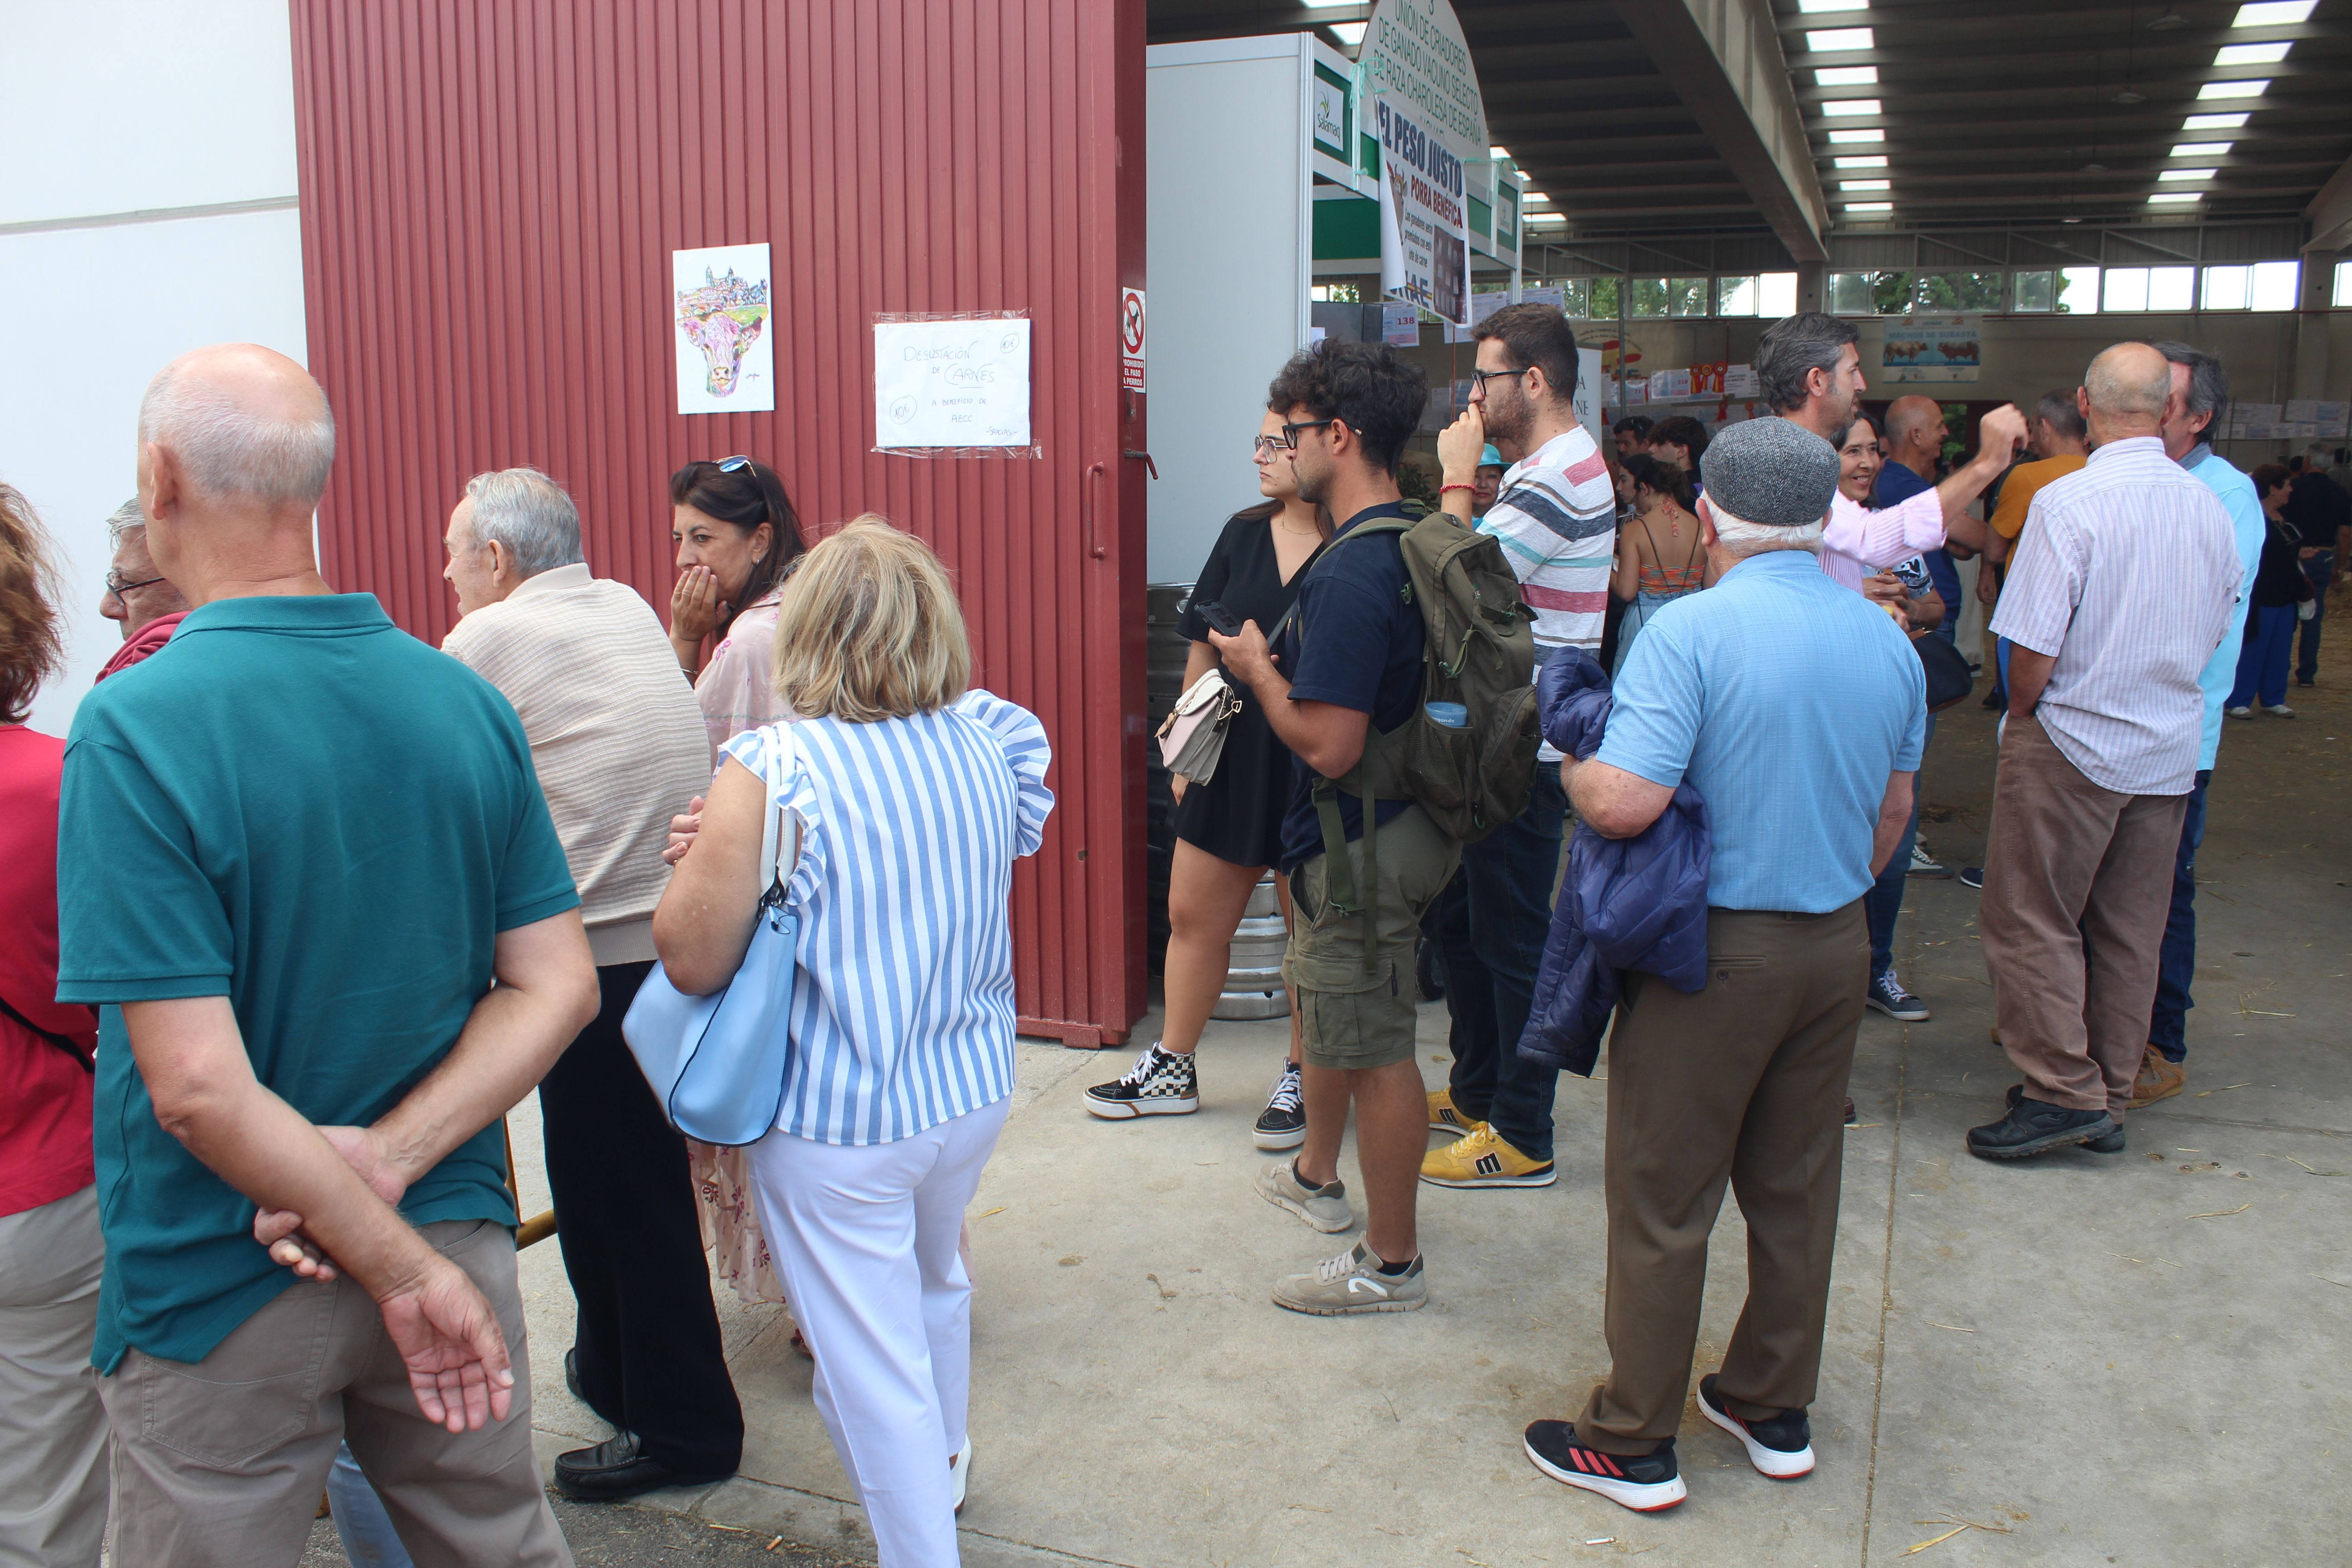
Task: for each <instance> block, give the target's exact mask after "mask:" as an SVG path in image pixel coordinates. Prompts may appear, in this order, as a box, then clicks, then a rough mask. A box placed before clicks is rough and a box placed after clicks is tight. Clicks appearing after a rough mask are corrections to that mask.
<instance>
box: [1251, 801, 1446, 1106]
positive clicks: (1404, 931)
mask: <svg viewBox="0 0 2352 1568" xmlns="http://www.w3.org/2000/svg"><path fill="white" fill-rule="evenodd" d="M1376 850H1377V857H1376V858H1378V860H1379V862H1380V887H1379V889H1377V891H1376V894H1375V898H1376V900H1377V901H1376V903H1375V905H1374V920H1373V930H1374V932H1375V940H1374V944H1373V959H1372V966H1371V968H1370V969H1369V970H1367V969H1366V968H1365V967H1364V921H1363V917H1362V916H1361V915H1360V914H1349V913H1345V912H1343V911H1341V910H1335V909H1333V908H1331V907H1330V898H1329V894H1328V889H1329V877H1328V870H1329V860H1330V857H1329V856H1328V855H1318V856H1316V857H1315V858H1313V859H1311V860H1309V861H1307V863H1306V864H1305V865H1303V866H1301V867H1299V868H1297V870H1295V871H1293V872H1292V873H1291V874H1290V901H1291V921H1290V942H1289V945H1288V947H1287V948H1286V950H1285V951H1284V952H1283V958H1282V977H1283V979H1284V980H1286V981H1287V982H1288V983H1289V984H1290V985H1291V986H1292V987H1293V988H1294V989H1295V990H1296V991H1297V994H1298V1043H1299V1049H1300V1053H1301V1054H1302V1055H1303V1056H1304V1057H1305V1058H1306V1060H1307V1063H1308V1064H1309V1065H1310V1066H1313V1067H1318V1068H1381V1067H1388V1066H1390V1065H1391V1064H1392V1063H1395V1062H1402V1061H1409V1060H1411V1059H1412V1048H1413V1035H1414V1028H1415V1016H1414V1008H1415V1005H1416V1004H1417V1002H1418V1001H1419V995H1418V993H1417V991H1416V989H1415V986H1414V982H1413V963H1412V961H1413V947H1414V943H1415V942H1417V941H1418V940H1419V938H1420V935H1421V917H1422V915H1423V913H1424V912H1425V911H1426V910H1428V908H1429V906H1430V905H1431V904H1432V903H1433V902H1435V901H1436V899H1437V895H1438V894H1439V893H1441V892H1443V891H1444V889H1445V885H1446V884H1447V883H1448V882H1451V881H1452V880H1453V879H1454V868H1455V867H1457V866H1459V865H1460V864H1461V862H1462V846H1461V844H1460V842H1459V841H1458V840H1456V839H1454V838H1450V837H1447V836H1446V835H1445V834H1444V833H1443V832H1441V831H1439V829H1438V826H1437V825H1436V824H1435V823H1434V822H1432V821H1431V820H1430V819H1429V814H1428V813H1427V812H1425V811H1423V809H1422V808H1421V807H1420V806H1418V805H1414V806H1410V807H1408V808H1406V809H1405V810H1404V811H1402V812H1400V813H1398V814H1397V815H1396V816H1393V817H1391V818H1390V819H1389V820H1388V821H1386V822H1383V823H1381V825H1380V827H1379V841H1378V843H1377V845H1376ZM1363 852H1364V845H1363V840H1361V839H1357V840H1355V841H1353V842H1351V843H1350V844H1349V846H1348V858H1349V870H1350V872H1351V873H1352V874H1353V886H1355V887H1356V888H1357V889H1359V891H1360V890H1361V889H1362V888H1363V864H1364V862H1363Z"/></svg>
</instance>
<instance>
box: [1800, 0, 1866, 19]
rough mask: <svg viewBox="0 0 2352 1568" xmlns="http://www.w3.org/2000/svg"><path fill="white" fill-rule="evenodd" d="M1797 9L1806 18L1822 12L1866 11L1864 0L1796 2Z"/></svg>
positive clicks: (1801, 0)
mask: <svg viewBox="0 0 2352 1568" xmlns="http://www.w3.org/2000/svg"><path fill="white" fill-rule="evenodd" d="M1797 9H1798V10H1799V11H1801V12H1802V13H1803V14H1804V15H1806V16H1816V15H1818V14H1819V13H1821V12H1823V11H1867V10H1869V9H1870V7H1869V5H1866V4H1864V0H1797Z"/></svg>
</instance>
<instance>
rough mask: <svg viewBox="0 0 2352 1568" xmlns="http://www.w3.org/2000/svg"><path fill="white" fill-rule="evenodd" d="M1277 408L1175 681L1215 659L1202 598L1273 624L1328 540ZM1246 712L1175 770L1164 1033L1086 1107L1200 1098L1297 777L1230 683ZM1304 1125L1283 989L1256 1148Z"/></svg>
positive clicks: (1150, 1110) (1288, 1145)
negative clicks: (1210, 752)
mask: <svg viewBox="0 0 2352 1568" xmlns="http://www.w3.org/2000/svg"><path fill="white" fill-rule="evenodd" d="M1281 433H1282V416H1280V415H1278V414H1272V413H1269V414H1268V415H1266V416H1265V420H1264V422H1263V423H1262V424H1261V425H1260V426H1259V427H1258V437H1257V443H1256V446H1255V458H1256V462H1257V474H1258V481H1257V488H1258V492H1259V493H1260V494H1261V495H1265V496H1267V497H1270V498H1271V499H1270V500H1267V501H1265V503H1264V504H1263V505H1259V506H1254V507H1252V508H1250V509H1249V510H1247V511H1244V512H1239V513H1236V514H1235V515H1234V519H1233V521H1230V522H1228V523H1226V524H1225V531H1224V532H1223V533H1222V534H1220V535H1218V537H1217V542H1216V544H1215V545H1214V546H1213V548H1211V550H1210V552H1209V559H1208V562H1207V563H1206V564H1204V565H1203V566H1202V568H1201V579H1200V582H1199V583H1198V584H1195V585H1194V587H1193V589H1192V598H1191V600H1190V601H1189V602H1188V603H1187V605H1186V606H1185V610H1184V615H1183V617H1182V618H1181V620H1180V621H1179V622H1178V623H1177V629H1178V630H1180V631H1181V632H1182V633H1183V634H1184V636H1185V637H1187V638H1188V639H1190V640H1191V642H1192V653H1191V654H1190V656H1189V657H1188V658H1186V659H1185V661H1184V685H1185V687H1186V689H1190V688H1191V687H1192V683H1193V682H1194V681H1196V680H1198V679H1201V678H1202V676H1204V675H1206V674H1207V673H1208V672H1209V671H1210V670H1211V669H1213V668H1215V667H1216V665H1217V662H1218V658H1217V650H1216V649H1215V648H1214V647H1211V646H1210V644H1209V624H1208V622H1207V621H1206V620H1205V619H1203V618H1202V615H1201V612H1200V609H1199V606H1200V605H1205V604H1210V603H1213V602H1214V603H1221V604H1223V605H1224V606H1225V608H1226V609H1228V610H1230V611H1232V612H1233V614H1234V618H1235V619H1237V620H1244V621H1255V622H1256V623H1257V624H1258V627H1259V629H1260V630H1262V631H1265V632H1266V633H1267V634H1269V635H1271V634H1272V632H1273V630H1274V626H1275V623H1276V622H1277V621H1279V620H1280V619H1282V617H1283V616H1284V614H1285V613H1286V612H1287V611H1288V610H1289V608H1290V604H1291V601H1292V599H1294V598H1296V597H1297V592H1298V574H1299V573H1300V571H1302V570H1303V569H1304V568H1305V567H1306V564H1307V559H1308V558H1309V557H1310V556H1312V555H1313V554H1314V553H1315V552H1316V551H1317V550H1318V549H1319V548H1320V547H1321V546H1322V543H1323V541H1324V540H1325V539H1327V538H1328V537H1329V534H1330V526H1331V525H1330V522H1329V520H1328V516H1327V515H1326V514H1325V513H1324V512H1323V510H1322V509H1321V508H1320V507H1318V506H1317V505H1316V504H1315V503H1314V502H1312V501H1307V500H1300V499H1299V496H1298V476H1297V472H1296V470H1294V469H1293V468H1291V465H1290V460H1289V458H1290V454H1289V453H1288V452H1287V451H1286V450H1285V449H1284V448H1283V445H1282V434H1281ZM1235 689H1237V690H1238V691H1240V693H1241V700H1242V709H1241V711H1240V712H1239V713H1238V714H1236V715H1235V716H1234V720H1233V724H1232V727H1231V728H1230V729H1229V730H1227V731H1226V732H1225V746H1224V751H1223V753H1222V754H1221V755H1220V757H1219V759H1218V762H1217V771H1216V774H1215V776H1214V777H1213V778H1211V779H1210V780H1209V781H1208V782H1207V783H1205V784H1193V783H1192V782H1190V781H1188V780H1186V779H1183V778H1181V777H1180V778H1178V779H1177V780H1176V781H1175V784H1174V788H1175V793H1176V858H1175V863H1174V865H1173V866H1172V867H1171V868H1170V871H1169V876H1168V928H1169V935H1168V961H1167V968H1166V974H1165V984H1164V989H1165V992H1166V995H1167V1014H1166V1019H1165V1022H1164V1024H1163V1026H1162V1030H1163V1032H1162V1034H1161V1037H1160V1038H1159V1039H1158V1040H1155V1041H1153V1042H1152V1043H1151V1045H1150V1046H1149V1047H1145V1049H1144V1052H1143V1055H1142V1056H1140V1057H1139V1058H1136V1063H1135V1066H1134V1067H1132V1068H1129V1069H1128V1072H1127V1075H1126V1076H1125V1077H1124V1078H1121V1079H1118V1080H1117V1081H1115V1082H1112V1083H1106V1084H1098V1085H1097V1086H1096V1087H1095V1088H1093V1089H1088V1090H1087V1093H1086V1106H1087V1110H1090V1111H1092V1112H1094V1113H1095V1114H1096V1115H1097V1116H1100V1117H1105V1118H1107V1119H1109V1120H1112V1121H1124V1120H1126V1119H1128V1118H1129V1117H1136V1116H1155V1115H1160V1116H1164V1115H1174V1114H1182V1113H1185V1112H1189V1111H1193V1110H1199V1109H1200V1108H1201V1096H1200V1087H1199V1085H1200V1080H1199V1077H1198V1074H1197V1073H1196V1072H1195V1070H1194V1068H1193V1063H1192V1050H1193V1047H1195V1046H1197V1045H1199V1044H1200V1041H1201V1031H1202V1028H1203V1027H1205V1026H1207V1024H1208V1022H1209V1013H1210V1010H1211V1009H1212V1008H1213V1007H1215V1006H1216V1005H1217V996H1218V994H1219V993H1221V992H1222V991H1223V990H1224V988H1225V974H1226V963H1227V950H1228V949H1229V947H1230V946H1231V944H1232V942H1233V940H1234V928H1235V927H1237V926H1239V925H1240V924H1241V921H1242V911H1243V910H1245V909H1247V908H1248V907H1249V898H1250V890H1251V889H1254V888H1255V887H1256V886H1257V884H1258V882H1259V880H1260V879H1263V878H1264V877H1265V868H1267V867H1268V866H1270V865H1272V864H1273V863H1274V861H1275V858H1276V852H1277V850H1278V848H1279V847H1280V842H1281V837H1282V815H1283V812H1284V810H1285V808H1286V806H1287V805H1289V801H1290V796H1291V794H1292V792H1293V791H1294V790H1295V789H1296V788H1297V773H1296V772H1295V771H1294V765H1293V762H1292V758H1291V754H1290V749H1289V748H1288V747H1286V746H1285V745H1284V744H1283V743H1282V742H1280V741H1277V740H1276V739H1275V736H1274V731H1273V729H1272V727H1271V726H1269V725H1268V724H1267V723H1266V721H1265V710H1263V709H1261V708H1259V706H1258V704H1257V699H1256V698H1255V697H1254V696H1252V695H1251V694H1250V691H1249V689H1248V688H1246V687H1241V686H1236V688H1235ZM1275 888H1276V892H1277V893H1278V894H1279V896H1280V898H1281V900H1282V917H1283V921H1284V922H1285V923H1287V922H1288V921H1289V919H1290V889H1289V888H1288V887H1287V886H1286V884H1285V882H1284V881H1283V880H1282V879H1279V878H1277V879H1276V882H1275ZM1306 1136H1307V1118H1306V1115H1305V1112H1304V1110H1302V1108H1301V1106H1300V1104H1299V1099H1298V1013H1297V999H1296V998H1295V997H1294V998H1293V1005H1292V1009H1291V1020H1290V1058H1289V1060H1288V1061H1286V1063H1285V1064H1284V1066H1283V1069H1282V1076H1281V1077H1280V1078H1279V1079H1276V1080H1275V1086H1274V1089H1273V1091H1272V1092H1271V1093H1270V1094H1269V1095H1268V1096H1267V1097H1266V1107H1265V1113H1264V1114H1263V1115H1261V1116H1260V1117H1259V1118H1258V1120H1257V1127H1256V1130H1255V1137H1256V1141H1257V1146H1258V1147H1259V1148H1261V1149H1269V1150H1272V1149H1293V1148H1296V1147H1297V1146H1298V1144H1299V1143H1300V1142H1301V1141H1303V1140H1304V1139H1305V1138H1306Z"/></svg>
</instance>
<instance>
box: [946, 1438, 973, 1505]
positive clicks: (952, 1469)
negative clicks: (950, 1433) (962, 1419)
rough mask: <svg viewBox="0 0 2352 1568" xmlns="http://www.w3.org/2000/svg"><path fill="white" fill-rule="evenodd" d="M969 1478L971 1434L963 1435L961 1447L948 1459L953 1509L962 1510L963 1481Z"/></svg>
mask: <svg viewBox="0 0 2352 1568" xmlns="http://www.w3.org/2000/svg"><path fill="white" fill-rule="evenodd" d="M970 1480H971V1433H969V1432H966V1433H965V1434H964V1435H963V1447H962V1448H961V1450H960V1451H959V1452H958V1453H957V1454H956V1456H955V1458H951V1459H950V1460H949V1461H948V1489H949V1490H950V1492H952V1493H953V1494H954V1496H955V1510H956V1511H957V1512H958V1513H961V1512H962V1511H963V1493H964V1486H965V1483H967V1482H968V1481H970Z"/></svg>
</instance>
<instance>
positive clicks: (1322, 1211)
mask: <svg viewBox="0 0 2352 1568" xmlns="http://www.w3.org/2000/svg"><path fill="white" fill-rule="evenodd" d="M1297 1164H1298V1162H1297V1158H1296V1157H1293V1158H1291V1159H1288V1160H1269V1161H1267V1162H1266V1163H1265V1164H1263V1165H1260V1166H1259V1167H1258V1170H1257V1195H1258V1196H1260V1197H1262V1198H1264V1199H1265V1201H1266V1202H1268V1203H1270V1204H1272V1205H1274V1206H1275V1207H1276V1208H1278V1209H1288V1210H1289V1211H1290V1212H1291V1213H1292V1214H1295V1215H1297V1216H1298V1217H1299V1218H1300V1219H1303V1220H1305V1221H1306V1222H1307V1224H1308V1225H1311V1226H1314V1227H1315V1228H1316V1229H1317V1230H1319V1231H1322V1232H1323V1233H1325V1234H1326V1235H1328V1234H1329V1233H1331V1232H1332V1231H1335V1230H1345V1229H1347V1228H1348V1227H1349V1226H1351V1225H1353V1224H1355V1223H1356V1212H1355V1210H1353V1209H1351V1208H1349V1206H1348V1187H1347V1184H1346V1183H1344V1182H1341V1181H1339V1180H1337V1179H1334V1180H1333V1182H1332V1183H1331V1184H1330V1185H1329V1186H1328V1187H1310V1186H1308V1185H1307V1184H1306V1183H1304V1182H1302V1181H1300V1180H1299V1179H1298V1171H1297Z"/></svg>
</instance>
